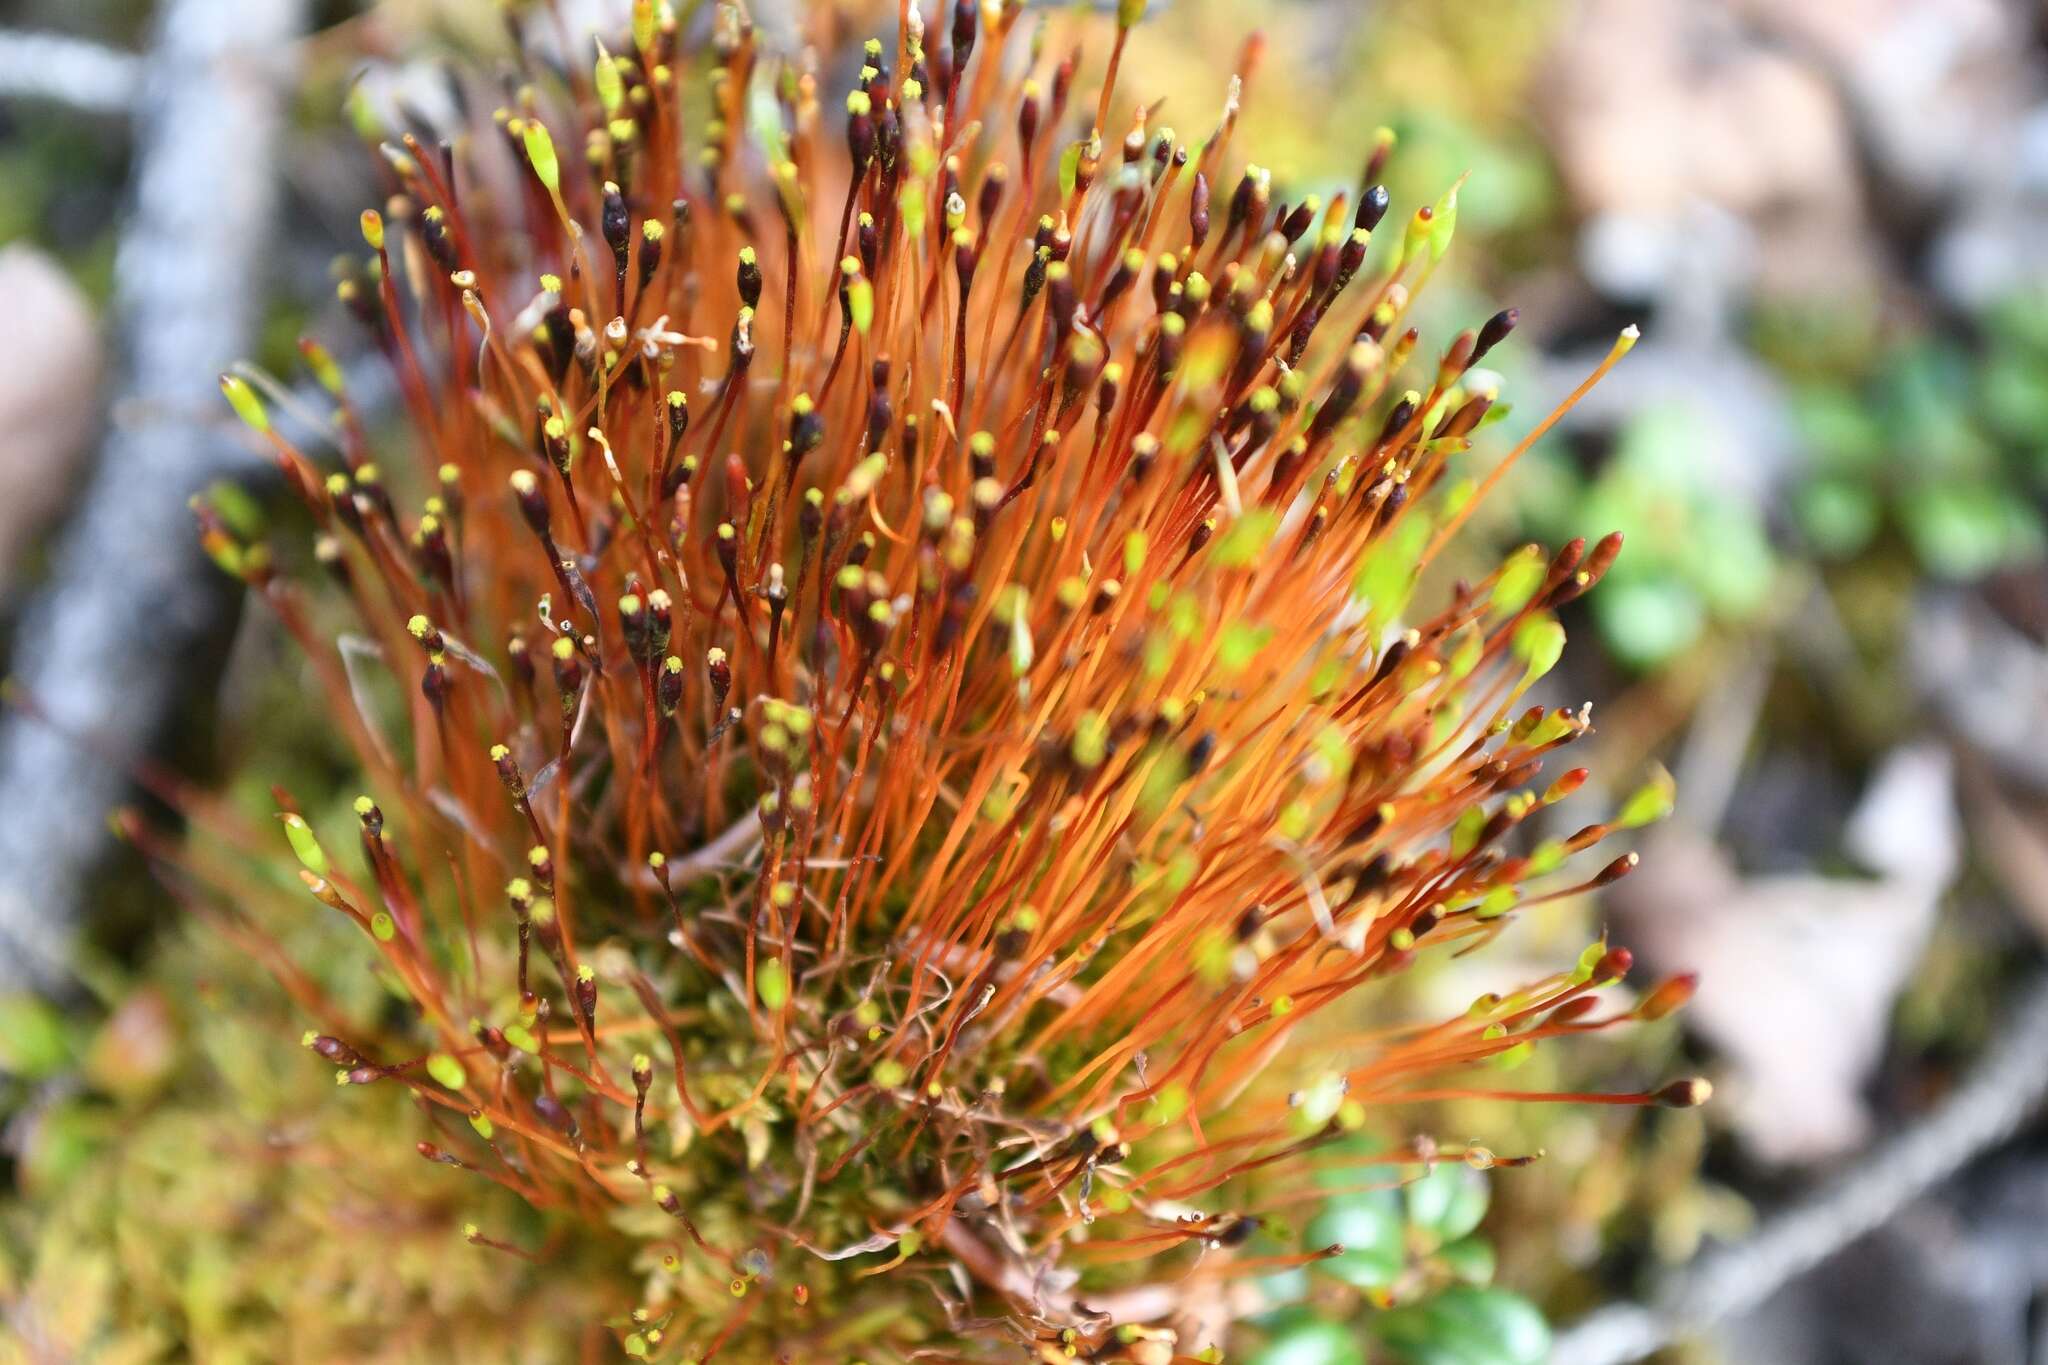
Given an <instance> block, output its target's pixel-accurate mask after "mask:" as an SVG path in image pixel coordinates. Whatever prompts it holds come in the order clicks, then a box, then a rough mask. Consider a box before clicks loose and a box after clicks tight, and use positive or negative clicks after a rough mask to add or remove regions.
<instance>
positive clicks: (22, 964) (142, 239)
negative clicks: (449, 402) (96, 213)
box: [0, 0, 306, 990]
mask: <svg viewBox="0 0 2048 1365" xmlns="http://www.w3.org/2000/svg"><path fill="white" fill-rule="evenodd" d="M305 10H306V3H305V0H169V3H167V4H165V5H164V6H163V8H162V9H161V11H160V18H159V20H158V29H157V35H156V40H155V43H154V45H153V50H152V52H151V54H150V57H149V60H148V62H147V63H146V64H144V65H143V66H142V68H141V72H140V78H139V80H138V81H137V82H136V85H135V89H134V102H135V113H136V121H135V129H136V140H137V146H136V181H135V185H134V201H133V204H132V207H131V211H130V217H129V219H128V223H127V226H126V228H125V229H124V231H123V232H122V235H121V239H120V243H119V248H118V253H117V255H116V259H115V299H114V317H113V330H114V334H115V335H116V336H117V337H118V338H119V339H120V341H121V343H122V346H123V357H122V358H123V369H122V375H123V378H122V387H121V392H120V397H119V400H118V402H117V403H116V405H115V407H114V410H113V419H112V423H111V427H110V429H109V431H108V432H107V435H106V440H105V443H104V447H103V449H102V450H101V452H100V456H99V463H98V467H97V470H96V472H95V474H94V477H93V481H92V483H91V485H90V486H89V487H88V489H87V490H86V493H85V496H84V497H83V499H82V500H81V504H80V507H79V511H78V514H77V517H76V519H75V520H74V522H73V523H72V525H71V526H70V527H69V528H68V530H67V531H66V532H65V535H64V538H63V540H62V542H61V544H60V546H59V548H58V551H57V554H56V557H55V562H54V565H53V568H52V574H51V578H50V582H49V584H48V586H47V587H46V588H45V589H44V591H43V592H42V594H41V596H40V597H39V598H38V599H37V600H36V601H34V602H33V603H32V604H31V605H30V607H29V609H28V611H27V613H26V614H25V616H24V618H23V621H22V625H21V629H20V632H19V634H18V635H17V637H16V644H15V657H14V660H13V667H14V674H15V678H16V679H17V681H18V682H19V683H20V685H21V686H22V688H23V689H24V690H25V691H26V692H27V693H28V694H29V696H31V697H32V698H34V700H35V701H36V702H37V703H38V704H39V705H41V706H42V707H43V708H44V709H45V710H46V711H47V712H48V713H49V714H50V716H51V717H52V718H53V719H54V720H55V721H56V723H57V729H61V730H68V731H72V732H82V733H89V734H91V735H92V736H93V737H94V739H95V741H96V743H97V745H98V747H99V749H100V750H101V754H100V755H95V754H93V753H90V752H88V751H87V750H85V749H83V748H81V747H80V746H79V745H77V744H76V743H74V742H72V741H71V740H70V739H67V738H65V737H64V736H63V735H62V734H60V733H58V732H57V729H52V728H48V727H45V726H43V725H41V724H39V723H38V722H36V721H35V720H33V719H31V718H29V717H26V716H23V715H20V714H10V715H8V716H7V717H5V719H4V721H0V990H5V989H8V988H10V987H14V988H18V987H22V986H26V985H30V984H35V985H41V986H46V987H47V986H49V985H51V984H53V983H54V982H56V981H59V980H61V978H62V976H63V973H64V964H65V961H66V959H67V953H68V947H69V944H70V942H71V938H72V935H73V933H74V931H75V929H76V926H77V924H78V922H79V920H80V918H81V916H82V915H83V913H84V909H85V907H84V904H83V902H84V899H85V896H86V892H87V888H88V886H89V879H90V877H91V875H92V873H93V872H94V871H95V869H96V868H97V866H98V864H99V862H100V859H101V858H102V856H103V855H104V853H105V851H106V840H107V833H106V824H105V817H106V813H107V811H108V810H109V809H110V808H111V807H112V806H113V805H114V804H115V803H117V802H118V801H120V800H121V799H122V798H123V796H124V795H125V794H126V792H127V790H128V777H127V773H126V771H125V765H126V764H128V763H130V762H132V761H133V760H135V759H136V758H139V757H141V756H143V755H144V754H146V753H147V752H148V751H149V749H150V747H151V746H152V745H153V744H154V743H155V742H156V741H157V740H158V739H159V738H160V737H161V736H162V735H163V734H164V733H165V732H166V730H167V729H168V727H170V726H171V725H173V724H175V723H176V722H177V721H178V720H179V719H180V711H179V708H180V707H181V706H182V705H183V704H184V703H185V702H186V701H187V700H188V698H189V697H190V696H191V695H193V694H194V690H195V689H198V688H203V687H205V686H206V685H207V682H208V680H206V679H203V678H195V677H193V676H192V674H193V669H192V667H191V663H190V661H191V659H192V658H193V657H194V655H195V654H196V653H198V652H201V651H202V650H203V647H204V646H205V645H206V643H207V642H208V641H210V640H215V639H217V638H219V635H220V633H221V632H222V631H223V630H224V628H225V625H226V623H227V622H228V621H230V620H231V612H232V606H231V599H230V597H229V595H228V594H227V592H226V590H225V588H226V584H225V580H224V579H222V578H221V577H220V576H219V575H218V574H216V573H214V572H213V571H212V570H211V569H210V568H209V567H208V566H207V564H206V562H205V560H204V557H203V556H202V555H201V554H200V552H199V550H198V547H197V544H196V541H195V539H194V532H193V526H192V522H191V515H190V513H189V511H188V510H187V509H186V501H187V499H188V498H189V497H190V496H191V494H192V493H193V492H195V491H196V490H198V489H200V488H202V487H204V486H205V485H206V484H208V483H210V482H212V481H213V480H215V479H218V478H221V477H223V476H232V475H234V474H236V473H240V472H246V471H247V470H248V468H249V465H250V456H249V455H248V454H247V453H246V448H245V447H243V446H242V445H241V444H240V443H239V442H238V441H237V440H236V439H235V436H236V434H238V433H235V432H233V431H231V430H230V429H229V425H228V424H223V423H222V422H221V421H220V418H219V416H218V413H219V407H220V398H219V394H218V390H217V382H218V375H219V374H220V372H221V371H222V370H224V369H226V368H227V366H228V365H229V364H230V363H231V362H232V361H234V360H235V359H236V358H237V357H238V356H239V355H241V354H242V353H243V352H244V351H245V350H247V349H248V347H249V344H250V342H251V340H252V338H253V336H254V329H255V320H256V305H257V283H258V279H257V277H258V273H259V271H260V269H261V267H262V264H263V262H264V260H265V259H266V256H267V252H266V249H265V244H266V243H267V242H268V241H269V239H270V234H271V226H272V219H273V217H274V212H275V207H276V203H275V196H276V184H277V177H276V176H275V175H273V174H272V170H273V167H274V164H275V147H276V142H277V138H278V135H279V110H280V106H281V104H282V101H283V97H284V95H285V92H286V87H287V83H288V81H289V78H290V74H291V73H290V72H289V70H287V69H286V65H285V64H286V63H287V62H288V60H289V58H290V56H291V54H292V53H293V51H294V50H295V46H294V40H295V39H296V37H297V36H298V34H299V33H300V31H301V29H302V27H303V25H304V22H305Z"/></svg>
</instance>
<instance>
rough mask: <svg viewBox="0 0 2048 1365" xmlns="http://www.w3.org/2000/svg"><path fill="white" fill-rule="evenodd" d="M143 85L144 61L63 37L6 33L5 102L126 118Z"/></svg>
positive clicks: (0, 90)
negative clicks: (38, 102) (49, 103)
mask: <svg viewBox="0 0 2048 1365" xmlns="http://www.w3.org/2000/svg"><path fill="white" fill-rule="evenodd" d="M141 84H142V59H141V58H140V57H137V56H135V55H134V54H133V53H129V52H117V51H115V50H114V49H113V48H110V47H101V46H100V45H99V44H98V43H89V42H86V41H84V40H83V39H80V38H67V37H65V36H63V35H62V34H57V33H25V32H23V31H22V30H20V29H12V28H0V99H15V98H21V99H43V100H53V101H55V102H57V103H59V104H68V105H70V106H71V107H72V108H74V109H81V110H84V111H85V112H87V113H93V114H125V113H127V112H128V111H129V110H130V109H132V108H134V106H135V101H136V97H137V95H138V94H139V93H140V87H141Z"/></svg>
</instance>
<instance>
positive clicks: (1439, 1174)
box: [1402, 1161, 1488, 1245]
mask: <svg viewBox="0 0 2048 1365" xmlns="http://www.w3.org/2000/svg"><path fill="white" fill-rule="evenodd" d="M1402 1194H1403V1195H1404V1196H1405V1197H1406V1200H1407V1204H1408V1222H1409V1223H1410V1224H1411V1225H1412V1226H1414V1227H1415V1228H1416V1230H1418V1231H1420V1232H1423V1233H1426V1234H1428V1236H1429V1237H1430V1238H1431V1239H1432V1240H1433V1241H1434V1242H1436V1243H1437V1244H1438V1245H1441V1244H1443V1243H1445V1242H1455V1241H1457V1240H1458V1239H1459V1238H1460V1237H1463V1236H1464V1235H1465V1234H1466V1233H1468V1232H1470V1231H1472V1229H1474V1228H1476V1227H1478V1226H1479V1220H1480V1219H1481V1218H1484V1217H1485V1216H1486V1201H1487V1194H1488V1191H1487V1187H1486V1177H1485V1176H1483V1175H1481V1174H1480V1173H1479V1172H1477V1171H1475V1170H1473V1169H1472V1168H1471V1167H1470V1166H1467V1165H1466V1164H1465V1163H1463V1162H1462V1161H1459V1162H1451V1161H1446V1162H1442V1163H1439V1164H1438V1165H1437V1166H1436V1167H1435V1168H1433V1169H1432V1170H1430V1171H1429V1172H1428V1173H1427V1174H1425V1175H1424V1176H1423V1177H1422V1178H1421V1179H1419V1180H1414V1181H1411V1182H1409V1184H1408V1185H1407V1187H1406V1188H1405V1189H1403V1190H1402Z"/></svg>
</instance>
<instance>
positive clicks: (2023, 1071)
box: [1552, 977, 2048, 1365]
mask: <svg viewBox="0 0 2048 1365" xmlns="http://www.w3.org/2000/svg"><path fill="white" fill-rule="evenodd" d="M2044 1096H2048V977H2044V978H2042V979H2039V980H2037V981H2036V982H2035V983H2034V984H2033V985H2032V986H2031V987H2030V988H2029V990H2028V993H2027V995H2026V997H2025V998H2024V999H2023V1000H2022V1001H2021V1003H2020V1005H2019V1006H2018V1007H2017V1008H2016V1009H2015V1010H2014V1011H2013V1014H2012V1016H2011V1018H2010V1019H2008V1020H2007V1022H2006V1026H2005V1027H2004V1028H2003V1029H2001V1030H2000V1031H1999V1032H1998V1034H1997V1041H1996V1042H1995V1043H1993V1044H1992V1045H1991V1047H1990V1049H1989V1050H1988V1051H1987V1052H1986V1054H1985V1056H1984V1057H1983V1059H1982V1060H1981V1061H1979V1062H1978V1064H1977V1066H1976V1068H1975V1069H1974V1070H1973V1071H1972V1072H1971V1074H1970V1076H1969V1079H1968V1080H1966V1081H1965V1082H1964V1083H1963V1084H1962V1085H1961V1086H1959V1087H1957V1089H1956V1090H1955V1091H1954V1092H1953V1093H1952V1094H1950V1095H1949V1096H1948V1097H1947V1098H1946V1099H1944V1100H1943V1101H1942V1102H1941V1104H1939V1105H1938V1106H1936V1107H1935V1108H1934V1109H1933V1110H1932V1111H1930V1112H1929V1113H1928V1114H1927V1116H1926V1117H1925V1118H1923V1119H1921V1120H1919V1121H1918V1122H1917V1123H1915V1124H1913V1125H1912V1126H1911V1127H1909V1128H1907V1129H1906V1130H1904V1131H1903V1132H1901V1133H1900V1134H1899V1135H1898V1136H1897V1137H1894V1138H1892V1139H1891V1140H1890V1141H1888V1142H1885V1143H1883V1144H1881V1145H1880V1146H1879V1147H1878V1148H1877V1149H1876V1150H1875V1151H1873V1152H1872V1153H1870V1155H1869V1156H1867V1157H1866V1158H1864V1159H1863V1160H1862V1161H1861V1162H1859V1163H1858V1164H1857V1165H1856V1166H1855V1167H1853V1168H1852V1169H1850V1170H1848V1171H1846V1172H1844V1173H1843V1174H1842V1175H1841V1176H1840V1177H1839V1178H1838V1179H1836V1180H1834V1181H1832V1182H1831V1183H1829V1184H1827V1185H1825V1186H1823V1187H1822V1188H1821V1189H1820V1190H1818V1191H1816V1192H1815V1193H1814V1194H1813V1195H1812V1196H1810V1197H1809V1198H1808V1199H1806V1200H1805V1201H1803V1202H1802V1203H1800V1204H1798V1205H1796V1206H1794V1207H1793V1208H1791V1209H1788V1210H1786V1211H1785V1212H1783V1213H1781V1214H1778V1215H1777V1216H1775V1217H1773V1218H1772V1219H1770V1220H1769V1221H1768V1222H1767V1223H1765V1225H1764V1226H1763V1228H1762V1229H1761V1230H1760V1231H1758V1232H1757V1234H1756V1235H1755V1236H1753V1237H1750V1238H1748V1239H1747V1240H1745V1241H1742V1242H1737V1243H1734V1244H1732V1245H1730V1246H1727V1247H1724V1248H1722V1249H1720V1250H1719V1251H1716V1252H1713V1253H1710V1254H1709V1255H1708V1256H1706V1257H1704V1258H1703V1259H1702V1260H1701V1261H1700V1262H1699V1263H1697V1264H1696V1265H1694V1266H1693V1267H1692V1268H1691V1269H1689V1270H1687V1271H1684V1272H1682V1273H1681V1274H1680V1275H1679V1276H1678V1277H1677V1278H1676V1279H1675V1280H1674V1281H1673V1283H1672V1284H1671V1285H1670V1286H1669V1287H1668V1288H1667V1289H1666V1290H1665V1291H1664V1292H1663V1293H1661V1294H1659V1295H1657V1296H1656V1300H1655V1302H1654V1303H1653V1304H1652V1305H1650V1306H1647V1307H1646V1306H1641V1305H1635V1304H1629V1305H1622V1306H1618V1307H1611V1308H1603V1309H1601V1310H1599V1311H1598V1312H1596V1313H1594V1314H1592V1315H1591V1316H1590V1317H1588V1318H1586V1319H1585V1320H1584V1321H1582V1322H1580V1323H1578V1324H1577V1325H1576V1326H1574V1327H1572V1328H1571V1329H1570V1330H1569V1331H1567V1332H1565V1333H1564V1334H1563V1335H1562V1336H1560V1337H1559V1339H1558V1342H1557V1349H1556V1351H1555V1353H1554V1355H1553V1357H1552V1358H1553V1359H1556V1360H1561V1361H1563V1360H1569V1361H1571V1362H1573V1365H1624V1363H1625V1362H1628V1361H1635V1360H1641V1359H1642V1358H1643V1357H1645V1356H1647V1355H1650V1354H1652V1353H1653V1352H1656V1351H1660V1350H1663V1349H1664V1348H1665V1347H1667V1346H1671V1345H1673V1344H1675V1343H1677V1342H1679V1341H1681V1340H1684V1339H1686V1338H1688V1337H1692V1336H1695V1335H1698V1334H1699V1333H1700V1332H1702V1331H1705V1330H1706V1329H1708V1328H1710V1327H1712V1326H1714V1325H1715V1324H1716V1323H1720V1322H1726V1321H1728V1320H1730V1319H1732V1318H1736V1317H1739V1316H1741V1315H1742V1314H1744V1313H1747V1312H1749V1311H1750V1310H1751V1309H1754V1308H1757V1307H1759V1306H1760V1305H1761V1304H1762V1303H1763V1302H1764V1300H1766V1299H1768V1298H1769V1297H1770V1296H1771V1295H1772V1294H1773V1293H1775V1292H1776V1291H1777V1290H1778V1289H1779V1288H1780V1287H1782V1286H1783V1285H1785V1284H1787V1283H1789V1282H1790V1281H1792V1280H1793V1279H1796V1278H1797V1277H1798V1276H1800V1275H1802V1274H1804V1273H1805V1272H1806V1271H1808V1270H1811V1269H1813V1268H1814V1267H1815V1266H1818V1265H1819V1264H1820V1263H1821V1262H1823V1261H1825V1260H1827V1259H1828V1258H1829V1257H1831V1256H1833V1255H1834V1254H1835V1253H1836V1252H1838V1251H1840V1250H1842V1249H1843V1248H1844V1247H1846V1246H1848V1245H1849V1243H1851V1242H1853V1241H1855V1240H1856V1239H1857V1238H1858V1237H1861V1236H1862V1235H1863V1234H1865V1233H1867V1232H1871V1231H1873V1230H1875V1229H1877V1228H1879V1227H1882V1226H1883V1225H1884V1224H1885V1223H1887V1222H1889V1221H1890V1220H1891V1218H1892V1217H1893V1216H1894V1215H1896V1214H1897V1213H1898V1212H1899V1211H1900V1210H1901V1209H1902V1208H1904V1207H1905V1206H1906V1205H1907V1204H1909V1203H1911V1202H1912V1201H1913V1200H1914V1199H1917V1198H1918V1197H1920V1196H1921V1195H1922V1194H1924V1193H1926V1192H1927V1191H1928V1190H1929V1189H1931V1188H1933V1187H1934V1186H1935V1185H1937V1184H1939V1183H1941V1182H1942V1181H1943V1180H1946V1179H1947V1178H1948V1177H1950V1176H1952V1175H1954V1174H1955V1173H1956V1172H1958V1171H1960V1170H1961V1169H1962V1168H1963V1167H1964V1166H1966V1165H1968V1164H1969V1163H1970V1161H1971V1160H1973V1159H1974V1158H1975V1157H1977V1156H1978V1155H1979V1154H1981V1153H1983V1152H1985V1151H1987V1150H1989V1149H1990V1148H1992V1147H1995V1146H1997V1145H1998V1144H1999V1143H2001V1142H2003V1141H2005V1140H2006V1139H2007V1138H2009V1137H2011V1136H2012V1135H2013V1134H2014V1133H2015V1132H2016V1131H2017V1130H2018V1129H2019V1127H2020V1125H2021V1124H2022V1123H2024V1122H2026V1120H2027V1118H2028V1117H2029V1116H2030V1115H2031V1114H2032V1113H2033V1112H2034V1111H2035V1109H2037V1108H2038V1107H2039V1106H2040V1104H2041V1102H2042V1099H2043V1098H2044Z"/></svg>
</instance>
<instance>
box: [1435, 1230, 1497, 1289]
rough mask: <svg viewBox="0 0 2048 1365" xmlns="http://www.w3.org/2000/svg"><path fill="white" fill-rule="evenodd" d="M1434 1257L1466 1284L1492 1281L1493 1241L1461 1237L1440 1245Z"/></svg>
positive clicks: (1493, 1264)
mask: <svg viewBox="0 0 2048 1365" xmlns="http://www.w3.org/2000/svg"><path fill="white" fill-rule="evenodd" d="M1436 1258H1437V1260H1438V1261H1440V1262H1442V1264H1443V1266H1444V1268H1445V1269H1447V1270H1449V1271H1450V1272H1451V1274H1453V1275H1455V1276H1457V1277H1458V1278H1459V1279H1460V1280H1462V1281H1464V1282H1465V1283H1466V1284H1476V1285H1486V1284H1491V1283H1493V1272H1494V1267H1495V1264H1496V1258H1495V1256H1494V1254H1493V1243H1491V1242H1489V1241H1487V1240H1486V1239H1485V1238H1484V1237H1463V1238H1460V1239H1459V1240H1457V1241H1455V1242H1452V1243H1449V1244H1448V1245H1446V1246H1443V1247H1440V1248H1439V1249H1438V1250H1437V1253H1436Z"/></svg>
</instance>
